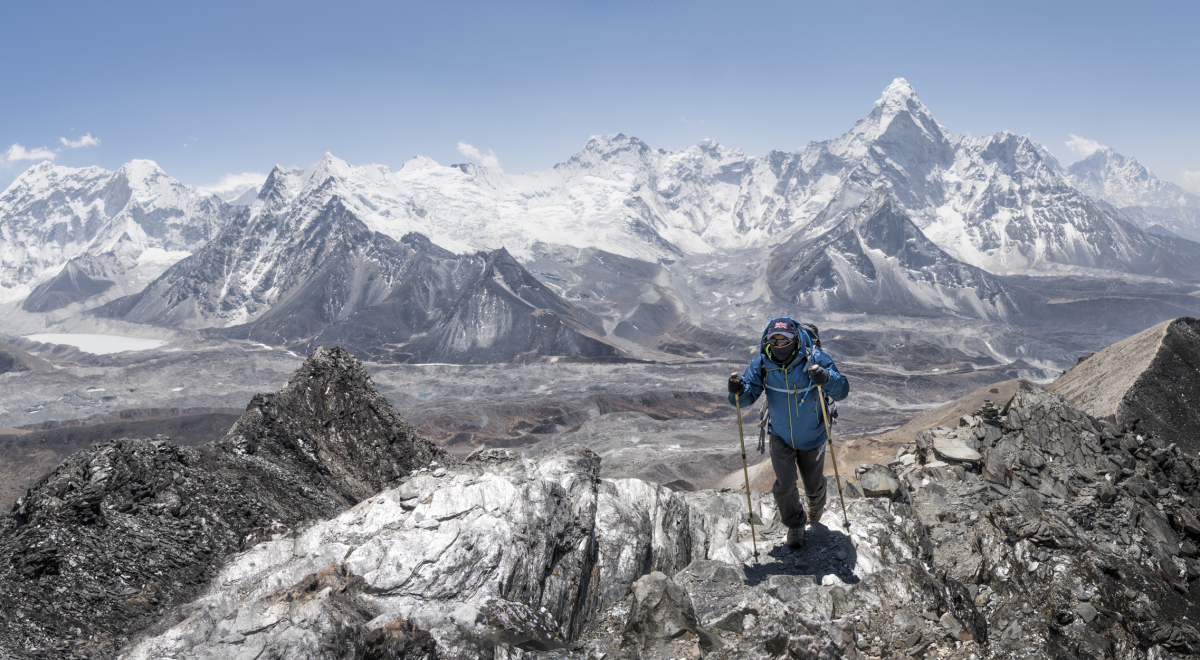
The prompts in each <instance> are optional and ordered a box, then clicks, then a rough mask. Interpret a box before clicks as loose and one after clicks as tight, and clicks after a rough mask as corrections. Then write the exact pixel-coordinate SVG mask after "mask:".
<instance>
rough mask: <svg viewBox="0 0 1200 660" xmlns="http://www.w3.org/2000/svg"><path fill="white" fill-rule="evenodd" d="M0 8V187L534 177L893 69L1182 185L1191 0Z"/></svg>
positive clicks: (803, 115) (1198, 91) (978, 127)
mask: <svg viewBox="0 0 1200 660" xmlns="http://www.w3.org/2000/svg"><path fill="white" fill-rule="evenodd" d="M4 16H5V18H4V25H5V27H4V30H3V32H4V36H3V38H0V58H3V59H2V62H3V66H0V81H2V85H0V89H2V90H3V91H4V94H3V101H2V102H0V188H2V187H4V186H7V185H8V183H10V182H11V181H12V179H13V178H14V177H15V176H16V175H17V174H18V173H19V172H21V171H23V170H24V169H26V168H27V167H29V166H30V165H32V164H34V163H35V162H37V160H29V159H22V157H28V156H32V157H37V156H40V155H45V154H46V153H47V152H49V153H50V154H53V155H54V156H55V159H56V160H55V162H56V163H59V164H63V165H69V166H85V165H99V166H101V167H104V168H108V169H115V168H117V167H119V166H120V165H121V164H122V163H124V162H127V161H129V160H131V159H134V158H148V159H151V160H155V161H157V162H158V163H159V165H161V166H162V167H163V168H164V169H165V170H166V171H167V172H168V173H169V174H171V175H172V176H174V177H176V178H178V179H180V180H182V181H184V182H185V183H189V184H193V185H212V184H215V183H217V182H218V181H219V180H221V179H222V177H223V176H225V175H226V174H230V173H235V174H236V173H241V172H261V173H265V172H267V171H269V170H270V168H271V167H272V166H273V165H275V164H277V163H278V164H283V165H298V166H303V165H309V164H311V163H313V162H315V161H316V160H318V159H319V158H320V156H321V154H322V153H324V152H325V151H330V152H333V153H334V154H335V155H337V156H339V157H340V158H343V159H345V160H347V161H349V162H350V163H353V164H363V163H368V162H375V163H383V164H386V165H389V166H391V167H392V168H393V169H395V168H398V167H400V166H401V165H402V164H403V163H404V161H406V160H407V159H409V158H411V157H412V156H414V155H418V154H420V155H424V156H429V157H431V158H434V159H435V160H437V161H438V162H441V163H445V164H450V163H455V162H464V161H467V160H469V159H468V158H467V157H466V156H464V155H463V154H462V153H460V150H459V143H460V142H464V143H467V144H469V145H472V146H473V147H474V148H475V149H477V150H479V153H480V155H482V156H486V155H487V154H488V153H489V152H492V153H494V154H495V157H496V159H497V160H498V162H499V164H500V166H502V167H503V168H504V169H505V170H507V171H516V172H521V171H528V170H536V169H544V168H546V167H549V166H551V165H553V164H554V163H557V162H561V161H564V160H566V159H568V158H569V157H570V156H571V155H572V154H573V153H575V152H577V151H578V150H579V149H580V148H581V147H582V146H583V145H584V143H585V142H586V141H587V139H588V136H590V135H593V134H599V133H615V132H622V133H625V134H627V135H634V136H637V137H639V138H641V139H642V140H644V141H646V142H647V143H649V144H650V145H651V146H653V147H662V148H667V149H675V148H679V147H683V146H687V145H689V144H692V143H695V142H697V141H699V140H701V139H703V138H713V139H715V140H717V141H719V142H721V143H722V144H724V145H727V146H730V147H740V148H741V149H743V150H744V151H745V152H747V153H748V154H761V153H765V152H767V151H769V150H772V149H781V150H794V149H797V148H799V147H801V146H803V145H804V144H805V143H807V142H808V141H810V140H824V139H829V138H833V137H836V136H838V135H840V134H842V133H843V132H845V131H846V130H847V129H848V128H849V127H850V126H851V125H853V123H854V122H855V121H856V120H857V119H859V118H861V117H863V116H864V115H866V114H867V113H868V112H869V111H870V109H871V105H872V103H873V102H874V101H875V99H876V98H878V96H879V94H880V92H881V91H882V90H883V88H884V87H886V86H887V84H888V83H889V82H891V80H892V79H893V78H896V77H904V78H907V79H908V81H909V82H910V83H912V84H913V86H914V87H915V88H916V90H917V93H918V94H919V95H920V97H921V100H922V101H924V103H925V105H927V106H928V107H929V108H930V110H931V111H932V112H933V114H934V115H935V116H936V117H937V118H938V119H939V120H940V121H941V122H942V124H943V125H945V126H946V127H947V128H948V129H950V130H951V131H953V132H955V133H971V134H973V135H983V134H988V133H994V132H996V131H1000V130H1010V131H1014V132H1016V133H1022V134H1029V135H1031V136H1032V137H1033V138H1034V139H1036V140H1038V141H1039V142H1041V143H1042V144H1044V145H1045V146H1047V147H1048V148H1049V149H1050V150H1051V151H1052V152H1054V153H1055V154H1056V155H1057V156H1058V157H1059V159H1060V160H1061V161H1062V162H1063V163H1064V164H1068V163H1070V162H1073V161H1074V160H1077V159H1078V156H1076V155H1074V154H1073V153H1072V152H1071V150H1070V149H1069V148H1068V147H1067V146H1066V142H1067V141H1068V139H1070V137H1069V136H1070V135H1072V134H1074V135H1078V136H1081V137H1083V138H1086V139H1087V140H1094V141H1096V142H1099V143H1102V144H1106V145H1109V146H1111V147H1113V148H1115V149H1116V150H1117V151H1119V152H1121V153H1123V154H1125V155H1128V156H1135V157H1137V158H1138V159H1139V160H1141V161H1142V162H1143V163H1145V164H1146V165H1147V166H1149V167H1150V168H1151V169H1152V170H1154V171H1155V173H1156V174H1158V176H1159V177H1161V178H1163V179H1166V180H1169V181H1175V182H1176V183H1180V184H1184V185H1186V186H1188V187H1190V188H1191V189H1193V190H1196V191H1197V192H1200V126H1198V123H1200V122H1198V120H1200V112H1198V110H1197V109H1198V108H1200V51H1198V50H1197V46H1196V44H1197V42H1198V41H1200V40H1198V39H1197V35H1198V34H1200V3H1197V2H1176V3H1157V2H1140V3H1107V2H1044V1H1039V2H1028V3H1013V2H1002V1H999V0H993V1H992V2H977V3H974V2H973V3H963V2H946V3H933V2H925V3H913V2H894V1H888V2H854V3H838V2H828V1H826V2H819V3H813V2H798V1H795V0H792V1H787V2H747V1H739V2H730V1H729V0H722V1H717V2H680V1H675V0H653V1H641V2H623V1H619V0H615V1H613V0H610V1H605V2H600V1H595V0H589V1H580V2H571V1H562V0H558V1H553V2H549V1H548V2H500V1H490V2H457V1H452V0H450V1H447V0H443V1H438V2H433V1H424V2H380V3H355V2H319V3H318V2H303V1H296V2H288V3H271V2H230V3H223V2H204V3H181V2H161V1H156V2H144V3H138V2H124V3H107V2H76V3H72V2H55V3H43V2H24V3H8V4H7V5H6V7H5V10H4ZM85 136H87V137H85ZM97 141H98V144H92V143H95V142H97ZM67 142H70V143H72V144H74V145H78V146H71V145H68V144H67ZM81 143H82V144H81ZM14 145H15V146H14ZM39 150H41V151H39ZM468 151H469V150H468ZM1187 172H1194V173H1197V174H1194V175H1193V176H1192V178H1191V179H1188V178H1187Z"/></svg>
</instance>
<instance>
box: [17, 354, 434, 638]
mask: <svg viewBox="0 0 1200 660" xmlns="http://www.w3.org/2000/svg"><path fill="white" fill-rule="evenodd" d="M438 461H440V462H453V459H450V458H449V457H448V456H446V455H445V453H444V452H443V451H442V450H441V449H440V448H438V447H435V446H433V445H431V444H429V443H428V442H427V441H425V440H423V439H421V438H420V436H418V435H417V434H416V433H415V431H413V429H412V428H411V427H410V426H409V425H408V424H407V422H405V421H404V420H403V419H401V418H400V417H399V415H397V414H396V413H395V411H394V410H392V408H391V406H390V405H388V403H387V401H386V400H385V399H384V398H383V397H382V396H381V395H379V394H378V392H376V391H375V389H374V387H373V385H372V384H371V380H370V377H369V376H368V375H367V373H366V371H365V370H364V369H363V368H362V365H361V363H359V362H358V361H357V360H355V359H354V358H352V357H350V356H349V355H347V354H346V353H345V351H342V350H341V349H336V348H335V349H333V350H325V349H318V350H316V351H314V353H313V354H312V355H311V356H310V357H309V358H308V360H307V361H305V363H304V364H303V365H302V367H301V368H300V369H299V370H297V372H296V373H295V374H294V375H293V376H292V378H291V379H290V380H289V381H288V383H287V385H285V386H284V387H283V388H282V389H281V390H279V391H278V392H276V393H274V394H265V395H257V396H255V397H254V399H253V400H252V401H251V402H250V404H249V405H248V406H247V409H246V413H245V414H244V415H243V416H242V417H241V418H240V419H239V420H238V422H237V423H236V424H235V425H234V427H233V428H232V429H231V430H230V431H229V433H228V434H227V435H226V436H225V437H224V438H222V439H221V440H219V441H216V442H214V443H211V444H207V445H203V446H200V447H181V446H179V445H177V444H176V443H174V442H171V441H170V440H168V439H166V438H163V437H158V438H155V439H151V440H147V439H138V440H132V439H120V440H116V441H112V442H105V443H99V444H96V445H93V446H92V447H91V448H89V449H87V450H84V451H81V452H79V453H77V454H75V455H73V456H71V457H70V458H68V459H67V460H65V461H63V462H62V463H61V464H60V465H59V466H58V467H57V468H56V469H55V470H54V471H52V472H51V473H50V474H48V475H46V476H45V477H43V478H42V479H41V480H40V481H38V482H37V484H36V485H34V486H33V488H31V489H30V490H29V492H28V493H27V494H26V495H25V496H24V497H22V498H20V499H19V500H18V501H17V502H16V503H15V504H14V506H13V509H12V512H11V514H10V515H8V516H5V517H4V518H3V520H2V521H0V598H3V600H4V601H5V602H7V603H14V604H15V605H14V606H13V607H5V608H4V609H3V610H0V620H2V621H3V625H0V652H7V653H11V654H15V655H17V656H18V657H110V656H111V655H112V654H113V653H114V652H115V651H116V650H117V649H118V648H120V647H121V646H122V645H124V644H125V643H126V642H127V641H128V640H129V639H130V636H131V635H133V634H134V633H136V632H137V631H139V630H141V629H144V628H146V627H147V626H152V625H154V624H155V623H156V622H161V621H163V617H164V616H166V615H167V614H168V612H169V611H170V609H171V608H172V607H173V606H175V605H177V604H180V603H184V602H187V601H188V600H191V599H192V598H194V597H195V596H196V595H198V594H199V592H200V591H201V590H202V589H203V588H204V586H205V585H207V584H208V583H209V579H210V578H211V577H212V576H213V575H214V574H215V572H216V571H217V570H218V569H219V567H220V566H221V563H222V561H223V560H224V559H225V558H226V557H227V556H229V555H230V554H232V553H235V552H239V551H242V550H245V549H247V548H251V547H253V546H254V545H255V544H256V543H258V542H259V541H261V540H262V539H264V538H269V537H270V536H271V535H272V534H275V533H278V532H279V530H282V529H287V528H289V527H290V526H292V525H296V524H299V523H302V522H303V521H305V520H314V519H324V518H328V517H330V516H333V515H336V514H337V513H338V512H340V511H342V510H343V509H345V508H346V507H347V506H351V505H353V504H356V503H357V502H359V501H361V500H363V499H364V498H367V497H370V496H372V495H374V494H375V493H376V492H378V491H379V490H380V489H381V488H383V487H385V486H387V485H389V484H394V483H395V482H396V479H397V478H398V477H400V476H401V475H405V474H408V473H409V472H411V471H413V470H419V469H425V468H426V467H427V466H428V465H429V464H430V463H431V462H438Z"/></svg>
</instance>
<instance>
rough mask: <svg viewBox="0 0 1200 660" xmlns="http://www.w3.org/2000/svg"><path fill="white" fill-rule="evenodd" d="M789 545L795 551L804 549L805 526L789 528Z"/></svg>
mask: <svg viewBox="0 0 1200 660" xmlns="http://www.w3.org/2000/svg"><path fill="white" fill-rule="evenodd" d="M787 545H788V547H789V548H793V549H795V548H801V547H804V525H800V526H799V527H789V528H788V535H787Z"/></svg>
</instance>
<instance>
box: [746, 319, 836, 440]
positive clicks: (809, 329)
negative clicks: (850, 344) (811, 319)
mask: <svg viewBox="0 0 1200 660" xmlns="http://www.w3.org/2000/svg"><path fill="white" fill-rule="evenodd" d="M799 325H800V329H801V330H803V331H804V334H806V335H808V338H809V339H810V340H812V345H813V346H814V347H816V348H821V331H820V330H818V329H817V326H815V325H813V324H812V323H801V324H799ZM758 381H759V382H760V383H763V384H766V382H767V365H766V364H761V365H759V372H758ZM825 411H826V412H827V413H828V415H829V425H830V426H835V425H836V424H837V417H838V409H837V402H836V401H834V400H833V399H831V398H829V395H828V394H826V395H825ZM770 423H771V410H770V409H769V408H768V407H767V395H766V392H764V393H763V398H762V403H761V404H759V406H758V453H760V454H762V453H764V452H765V451H766V450H767V426H768V425H769V424H770Z"/></svg>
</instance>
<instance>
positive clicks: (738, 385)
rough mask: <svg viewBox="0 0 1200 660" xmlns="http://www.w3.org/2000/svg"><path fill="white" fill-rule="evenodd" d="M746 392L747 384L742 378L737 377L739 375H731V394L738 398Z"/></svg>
mask: <svg viewBox="0 0 1200 660" xmlns="http://www.w3.org/2000/svg"><path fill="white" fill-rule="evenodd" d="M744 391H746V383H745V382H744V381H743V380H742V377H741V376H739V375H737V373H732V374H729V393H730V394H732V395H734V396H738V395H739V394H741V393H742V392H744Z"/></svg>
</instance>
